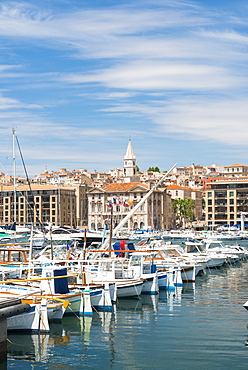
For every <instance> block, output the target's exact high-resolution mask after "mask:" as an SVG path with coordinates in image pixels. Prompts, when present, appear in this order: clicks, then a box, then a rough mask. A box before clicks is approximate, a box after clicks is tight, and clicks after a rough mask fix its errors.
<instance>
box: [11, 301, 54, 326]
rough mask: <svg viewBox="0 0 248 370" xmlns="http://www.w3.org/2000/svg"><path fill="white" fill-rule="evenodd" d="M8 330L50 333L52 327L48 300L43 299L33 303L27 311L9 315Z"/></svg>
mask: <svg viewBox="0 0 248 370" xmlns="http://www.w3.org/2000/svg"><path fill="white" fill-rule="evenodd" d="M7 330H8V331H15V332H16V331H18V332H38V333H48V332H49V331H50V328H49V323H48V313H47V304H46V300H45V299H44V300H42V303H40V304H32V305H31V308H30V310H29V311H27V312H24V313H22V314H19V315H16V316H12V317H9V318H8V319H7Z"/></svg>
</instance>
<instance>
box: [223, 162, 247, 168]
mask: <svg viewBox="0 0 248 370" xmlns="http://www.w3.org/2000/svg"><path fill="white" fill-rule="evenodd" d="M237 166H242V167H247V166H246V165H245V164H240V163H234V164H230V166H225V168H226V167H237Z"/></svg>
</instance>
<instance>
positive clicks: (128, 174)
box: [123, 138, 139, 182]
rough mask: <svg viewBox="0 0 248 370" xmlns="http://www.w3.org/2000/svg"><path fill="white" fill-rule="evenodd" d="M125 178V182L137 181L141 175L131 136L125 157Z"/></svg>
mask: <svg viewBox="0 0 248 370" xmlns="http://www.w3.org/2000/svg"><path fill="white" fill-rule="evenodd" d="M123 172H124V178H125V180H124V181H125V182H137V181H139V177H138V176H137V167H136V157H135V154H134V151H133V146H132V142H131V139H130V138H129V140H128V144H127V151H126V154H125V157H124V171H123Z"/></svg>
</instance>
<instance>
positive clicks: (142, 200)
mask: <svg viewBox="0 0 248 370" xmlns="http://www.w3.org/2000/svg"><path fill="white" fill-rule="evenodd" d="M176 165H177V164H174V166H172V167H171V169H170V170H169V171H168V172H166V174H165V175H164V176H163V177H161V179H160V180H159V182H158V183H157V184H155V185H154V186H153V187H152V188H151V190H150V191H149V192H148V193H147V194H146V195H145V196H144V197H143V198H142V199H141V200H140V202H139V203H137V204H136V206H135V207H134V208H133V209H131V211H130V212H129V213H128V214H127V215H126V217H124V218H123V220H121V222H120V223H119V224H118V225H117V226H116V227H115V228H114V230H113V232H112V235H111V236H112V237H113V236H114V235H115V234H116V233H117V231H118V230H120V229H121V228H122V227H123V226H124V225H125V223H126V222H127V221H128V220H129V219H130V218H131V217H132V216H133V214H134V213H135V212H136V211H137V209H138V208H139V207H140V206H142V204H143V203H145V201H146V200H147V199H148V198H149V197H150V195H151V194H152V193H153V192H154V190H155V189H156V188H157V187H158V186H159V185H160V184H161V183H162V182H163V181H164V180H165V179H166V177H167V176H168V175H169V173H171V172H172V171H173V169H174V168H175V167H176ZM108 246H109V237H108V238H106V239H105V242H104V243H103V245H102V247H101V249H107V248H108ZM96 254H97V253H96Z"/></svg>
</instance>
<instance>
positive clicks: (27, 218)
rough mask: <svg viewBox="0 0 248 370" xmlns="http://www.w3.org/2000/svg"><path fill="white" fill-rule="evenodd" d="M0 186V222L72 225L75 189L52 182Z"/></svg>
mask: <svg viewBox="0 0 248 370" xmlns="http://www.w3.org/2000/svg"><path fill="white" fill-rule="evenodd" d="M31 189H32V190H30V189H29V187H28V186H27V185H22V186H17V187H16V191H14V187H13V186H6V187H3V186H2V187H1V197H0V220H1V221H0V222H1V224H11V223H13V222H14V221H15V220H16V222H17V224H18V225H26V224H30V223H33V224H34V225H35V226H40V222H42V223H52V224H53V225H67V226H73V227H75V226H76V194H75V189H72V188H62V187H58V186H54V185H32V186H31Z"/></svg>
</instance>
